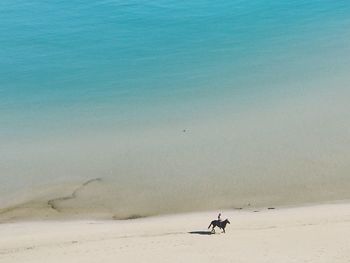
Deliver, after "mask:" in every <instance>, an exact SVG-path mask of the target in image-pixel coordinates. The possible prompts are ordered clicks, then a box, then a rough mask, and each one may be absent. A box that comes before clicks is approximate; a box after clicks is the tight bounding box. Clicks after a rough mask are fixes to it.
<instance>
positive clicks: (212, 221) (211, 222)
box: [208, 221, 213, 229]
mask: <svg viewBox="0 0 350 263" xmlns="http://www.w3.org/2000/svg"><path fill="white" fill-rule="evenodd" d="M212 224H213V221H212V222H210V225H209V226H208V229H209V228H210V226H211V225H212Z"/></svg>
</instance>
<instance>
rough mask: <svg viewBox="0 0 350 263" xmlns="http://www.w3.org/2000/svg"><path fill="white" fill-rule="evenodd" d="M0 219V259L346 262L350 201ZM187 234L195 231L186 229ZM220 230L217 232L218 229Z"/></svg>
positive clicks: (5, 262) (349, 241)
mask: <svg viewBox="0 0 350 263" xmlns="http://www.w3.org/2000/svg"><path fill="white" fill-rule="evenodd" d="M223 216H224V217H228V218H229V219H230V221H231V224H230V225H228V227H227V231H226V234H221V233H217V234H214V235H208V234H207V232H205V231H207V229H206V228H207V226H208V225H209V222H210V221H211V219H213V218H215V217H216V212H205V213H193V214H181V215H170V216H159V217H153V218H143V219H135V220H125V221H82V220H79V221H72V220H71V221H35V222H13V223H4V224H0V262H1V263H10V262H26V263H29V262H35V263H38V262H60V263H62V262H64V263H68V262H84V263H88V262H237V263H238V262H266V263H273V262H276V263H277V262H278V263H288V262H317V263H320V262H332V263H336V262H350V204H327V205H315V206H305V207H297V208H283V209H274V210H267V209H261V210H259V212H254V211H244V210H231V211H223ZM190 232H192V233H190ZM217 232H219V231H217Z"/></svg>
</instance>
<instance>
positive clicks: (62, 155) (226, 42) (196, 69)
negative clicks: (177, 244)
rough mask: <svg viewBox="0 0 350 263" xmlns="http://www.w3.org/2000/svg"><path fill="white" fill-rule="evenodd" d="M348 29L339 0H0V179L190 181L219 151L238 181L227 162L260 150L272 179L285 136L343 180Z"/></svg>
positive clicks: (246, 162) (348, 7) (19, 184)
mask: <svg viewBox="0 0 350 263" xmlns="http://www.w3.org/2000/svg"><path fill="white" fill-rule="evenodd" d="M349 28H350V2H349V1H341V0H339V1H333V0H329V1H328V0H310V1H301V0H300V1H286V0H282V1H268V0H266V1H260V0H259V1H257V0H253V1H238V0H236V1H228V0H220V1H215V2H213V1H206V0H194V1H162V0H153V1H118V0H115V1H108V0H107V1H95V0H85V1H47V2H44V1H34V0H33V1H19V0H3V1H1V3H0V32H1V36H0V58H1V59H0V123H1V126H0V144H2V145H3V147H2V149H0V154H1V156H2V160H3V161H2V164H3V165H2V168H0V169H1V170H0V173H1V179H0V182H1V185H2V186H1V187H2V188H1V189H0V192H4V193H5V192H12V191H13V190H16V191H22V190H23V189H26V188H28V185H29V186H30V189H34V188H35V187H34V186H35V185H37V184H38V183H42V184H46V183H47V184H49V183H52V184H54V183H55V182H56V181H57V182H62V181H67V180H68V181H69V180H81V179H83V178H91V177H108V178H114V179H116V180H119V179H120V177H123V178H124V177H130V178H132V180H134V181H135V180H136V181H139V180H140V181H141V182H140V185H139V186H138V188H137V189H140V187H141V188H143V189H147V187H149V185H148V184H142V182H143V180H144V181H148V179H145V178H150V177H151V178H157V179H156V182H157V183H158V184H160V185H162V186H165V185H169V184H175V185H177V186H178V187H177V189H185V190H183V191H184V192H185V193H186V187H185V186H183V185H182V184H180V183H179V182H180V181H181V182H182V181H183V180H185V179H184V178H187V181H186V180H185V181H186V182H189V183H190V182H196V184H197V185H201V183H202V182H206V183H207V184H211V183H212V182H213V181H214V179H212V178H211V177H210V178H209V177H208V174H207V173H206V171H207V170H208V169H210V167H212V165H210V167H207V166H206V165H208V164H209V163H211V164H212V162H213V159H215V158H218V159H220V160H221V161H219V162H218V164H217V166H215V165H214V166H215V167H216V168H215V169H214V170H213V171H211V172H212V173H215V174H217V175H218V176H221V175H222V176H223V177H224V178H225V180H228V182H227V184H228V185H229V186H232V185H237V180H238V179H237V178H236V177H235V178H236V179H234V180H233V179H232V180H231V179H227V178H231V177H230V176H231V175H232V174H234V175H236V176H243V175H244V178H247V176H248V177H249V175H250V174H256V173H257V171H259V170H260V171H261V167H259V165H258V167H255V168H254V165H251V163H252V162H256V161H257V162H259V160H260V162H261V165H263V171H264V173H266V176H267V177H266V178H270V177H268V175H270V174H271V175H273V176H272V177H271V178H274V179H271V180H272V181H276V180H277V181H279V180H281V181H280V183H282V184H283V183H285V184H288V183H290V182H289V181H288V180H289V179H288V178H289V177H288V176H287V179H276V174H277V173H279V172H281V171H280V170H278V171H277V170H275V168H274V167H275V166H274V161H273V160H275V159H273V158H276V156H275V155H274V154H272V155H270V153H271V152H275V153H276V155H277V156H283V154H285V153H282V155H281V152H284V150H283V149H281V145H284V146H285V147H286V148H284V149H287V153H286V158H285V159H283V160H284V162H283V164H284V165H285V166H284V168H283V169H285V170H286V171H287V170H289V168H290V167H291V166H293V167H294V165H295V166H297V167H301V168H300V171H299V170H298V175H300V176H301V177H302V176H303V175H305V174H307V176H308V175H309V174H310V171H311V173H312V174H314V173H317V172H315V171H316V170H317V171H318V169H319V168H320V167H323V166H322V165H324V164H325V163H326V164H325V166H326V167H328V168H329V172H328V173H327V172H325V175H324V176H325V177H327V176H334V174H336V175H339V176H340V177H341V178H342V179H343V178H345V177H344V176H345V175H344V171H345V170H346V169H347V166H346V160H347V157H348V156H349V151H348V150H346V149H344V148H341V147H342V146H341V145H343V143H344V142H348V139H349V137H348V135H347V133H346V131H347V130H348V128H349V121H348V119H347V117H348V114H347V112H349V111H348V110H349V108H348V106H347V102H346V101H347V100H346V98H349V97H348V95H349V93H348V91H347V83H349V82H348V81H349V80H350V79H349V77H348V76H347V73H348V71H349V69H350V31H349ZM308 105H312V106H308ZM321 105H322V106H321ZM295 107H297V108H295ZM298 107H299V108H298ZM318 107H319V109H318ZM324 111H325V112H324ZM262 112H265V113H264V114H263V115H260V114H262ZM283 112H284V114H285V115H283ZM322 118H325V119H324V120H323V121H324V123H328V124H329V125H322V124H321V121H320V119H322ZM334 122H335V123H334ZM281 126H282V128H281ZM283 127H284V128H283ZM295 127H298V129H297V131H295V130H293V129H295ZM284 129H285V130H284ZM304 129H305V130H304ZM316 129H317V133H316V135H315V133H314V130H316ZM184 136H187V137H186V139H184ZM247 136H248V137H247ZM308 136H310V138H312V139H311V140H310V138H309V137H308ZM315 136H316V138H317V141H316V139H315ZM313 139H315V141H314V140H313ZM305 141H307V142H309V144H307V143H306V144H305ZM320 141H321V142H322V141H323V142H325V144H322V143H320ZM264 143H266V145H265V144H264ZM261 144H263V145H261ZM259 147H261V148H259ZM291 149H292V150H291ZM310 149H311V150H310ZM317 150H319V151H317ZM291 152H292V153H291ZM305 152H308V153H310V152H311V153H310V156H307V157H305V156H303V157H302V158H301V159H302V161H300V160H299V162H298V161H296V160H295V158H294V157H295V156H299V153H305ZM316 152H317V153H316ZM320 152H321V153H322V156H321V157H322V158H321V157H320V156H319V153H320ZM335 153H336V154H339V155H340V156H342V158H343V159H342V160H343V162H342V161H339V159H337V160H335V159H336V157H335V156H334V154H335ZM242 156H243V157H242ZM261 156H271V159H269V160H265V159H264V160H262V159H261V158H262V157H261ZM304 157H305V158H304ZM309 159H311V160H312V162H315V163H314V165H315V167H312V166H307V168H305V169H304V168H303V167H304V165H305V162H306V161H305V160H309ZM165 160H167V161H165ZM209 160H210V161H209ZM164 161H165V162H164ZM300 162H301V163H300ZM334 162H335V164H334ZM157 163H161V164H162V165H160V166H161V167H160V168H159V169H157V168H155V167H156V166H157ZM238 164H239V165H238ZM237 167H239V168H237ZM247 167H248V168H247ZM316 168H317V169H316ZM328 168H325V169H326V171H328V170H327V169H328ZM236 169H237V170H236ZM242 169H243V170H242ZM245 169H248V170H245ZM281 169H282V168H281ZM315 169H316V170H315ZM121 174H122V176H121ZM237 174H239V175H237ZM307 176H306V177H307ZM174 178H179V179H178V181H177V180H176V179H174ZM196 178H204V179H203V181H201V180H200V179H198V180H197V179H196ZM205 178H206V179H205ZM249 178H250V177H249ZM254 178H255V177H254ZM298 178H299V177H298ZM327 178H328V177H327ZM123 180H124V179H123ZM123 180H122V181H123ZM230 180H231V181H230ZM244 180H246V179H244ZM244 180H243V181H244ZM247 180H248V181H249V182H247V181H244V182H242V185H245V186H247V185H249V187H248V186H247V188H244V187H243V188H242V189H243V190H244V189H245V190H244V191H245V193H249V192H250V191H251V192H254V191H255V190H256V187H255V186H254V187H252V185H254V184H253V183H252V182H250V179H247ZM251 180H252V181H254V180H255V179H251ZM325 180H326V179H325ZM238 181H239V180H238ZM118 182H119V181H118ZM123 182H125V188H128V187H129V188H130V184H131V183H129V184H128V183H126V182H127V179H125V181H123ZM170 182H171V183H170ZM259 182H260V181H259ZM293 182H294V181H293ZM327 183H328V181H327V180H326V181H325V182H324V184H323V185H322V186H318V187H319V188H320V187H321V188H322V187H325V188H327V186H328V185H327ZM342 183H343V181H342ZM121 184H122V183H121ZM203 184H204V183H203ZM203 187H204V186H203ZM346 187H347V186H346ZM130 189H132V190H133V188H130ZM218 189H220V187H218ZM218 189H216V190H215V191H214V192H215V193H217V191H219V192H220V190H218ZM253 189H255V190H253ZM299 189H300V187H299ZM346 189H348V188H346ZM346 189H344V192H345V190H346ZM243 190H242V191H243ZM150 191H151V190H150ZM179 191H180V192H181V191H182V190H179ZM188 191H189V190H188ZM244 191H243V192H244ZM266 191H267V190H266V189H265V190H264V191H263V193H262V194H261V195H262V196H264V194H266ZM330 191H331V192H332V191H333V190H330ZM130 192H132V191H131V190H130ZM321 192H322V191H321ZM328 192H329V191H328ZM220 193H221V192H220ZM226 193H227V189H226V190H223V192H222V194H220V196H221V197H220V200H224V199H225V198H224V197H225V196H226ZM332 193H333V192H332ZM209 195H210V194H209ZM247 195H249V194H247ZM268 195H269V196H270V194H268ZM290 195H292V194H290ZM145 196H147V193H146V194H145ZM185 196H186V195H185ZM342 197H344V196H342ZM169 198H170V197H169ZM327 198H334V196H333V195H332V194H331V197H329V196H326V197H324V199H327ZM282 199H283V198H282ZM287 199H288V198H287ZM314 199H317V194H315V197H314ZM269 200H270V199H269ZM273 200H275V199H273ZM283 200H284V199H283ZM288 200H290V199H288ZM220 202H221V203H220ZM220 202H219V203H220V205H221V206H226V205H227V203H226V202H222V201H220ZM281 202H283V201H281ZM136 203H137V202H136ZM211 207H213V205H211ZM204 208H205V207H204ZM175 210H176V209H175ZM180 210H181V209H180Z"/></svg>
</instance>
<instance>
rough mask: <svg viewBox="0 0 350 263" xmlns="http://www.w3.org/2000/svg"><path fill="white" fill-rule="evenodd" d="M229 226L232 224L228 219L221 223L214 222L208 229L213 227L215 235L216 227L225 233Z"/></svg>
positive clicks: (212, 230)
mask: <svg viewBox="0 0 350 263" xmlns="http://www.w3.org/2000/svg"><path fill="white" fill-rule="evenodd" d="M227 224H230V221H228V219H225V220H224V221H219V220H213V221H211V223H210V225H209V226H208V229H209V228H210V226H213V228H212V229H211V232H212V233H215V227H216V226H217V227H218V228H220V229H222V230H223V231H222V232H223V233H226V232H225V227H226V225H227Z"/></svg>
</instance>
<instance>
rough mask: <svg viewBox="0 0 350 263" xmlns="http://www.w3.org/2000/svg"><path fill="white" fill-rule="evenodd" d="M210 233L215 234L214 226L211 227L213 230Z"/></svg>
mask: <svg viewBox="0 0 350 263" xmlns="http://www.w3.org/2000/svg"><path fill="white" fill-rule="evenodd" d="M211 232H212V233H213V234H215V226H214V225H213V228H212V229H211Z"/></svg>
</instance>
